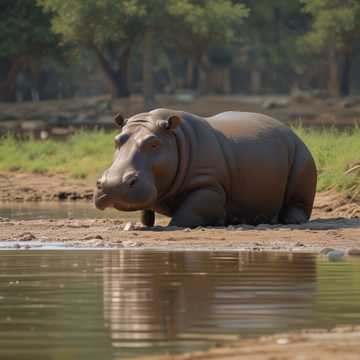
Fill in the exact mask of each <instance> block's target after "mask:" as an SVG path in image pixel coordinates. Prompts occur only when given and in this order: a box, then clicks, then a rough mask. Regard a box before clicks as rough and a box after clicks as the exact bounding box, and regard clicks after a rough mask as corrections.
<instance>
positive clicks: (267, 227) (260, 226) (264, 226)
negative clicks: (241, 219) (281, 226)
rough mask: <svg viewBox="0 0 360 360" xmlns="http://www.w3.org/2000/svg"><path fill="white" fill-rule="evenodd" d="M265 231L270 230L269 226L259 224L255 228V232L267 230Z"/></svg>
mask: <svg viewBox="0 0 360 360" xmlns="http://www.w3.org/2000/svg"><path fill="white" fill-rule="evenodd" d="M267 229H270V225H269V224H259V225H258V226H256V230H267Z"/></svg>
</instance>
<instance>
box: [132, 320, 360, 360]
mask: <svg viewBox="0 0 360 360" xmlns="http://www.w3.org/2000/svg"><path fill="white" fill-rule="evenodd" d="M359 358H360V327H350V326H349V327H337V328H335V329H332V330H331V331H327V330H311V331H303V332H299V333H286V334H277V335H272V336H264V337H260V338H258V339H251V340H240V341H238V342H235V343H233V344H231V345H227V346H220V347H218V348H213V349H211V350H209V351H204V352H194V353H190V354H184V355H177V356H176V355H164V356H155V357H146V358H142V359H141V360H210V359H212V360H235V359H236V360H238V359H245V360H290V359H291V360H325V359H331V360H332V359H334V360H358V359H359ZM139 360H140V359H139Z"/></svg>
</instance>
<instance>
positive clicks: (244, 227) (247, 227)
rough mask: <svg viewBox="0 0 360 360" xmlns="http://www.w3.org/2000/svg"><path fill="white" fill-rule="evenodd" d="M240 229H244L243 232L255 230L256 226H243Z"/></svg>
mask: <svg viewBox="0 0 360 360" xmlns="http://www.w3.org/2000/svg"><path fill="white" fill-rule="evenodd" d="M239 229H242V230H253V229H255V226H253V225H247V224H242V225H241V226H240V227H239Z"/></svg>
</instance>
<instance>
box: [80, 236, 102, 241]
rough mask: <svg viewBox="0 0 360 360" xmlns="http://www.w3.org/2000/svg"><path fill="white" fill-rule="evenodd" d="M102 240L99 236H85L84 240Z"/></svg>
mask: <svg viewBox="0 0 360 360" xmlns="http://www.w3.org/2000/svg"><path fill="white" fill-rule="evenodd" d="M95 239H96V240H103V239H104V238H103V237H102V236H101V235H95V236H94V235H89V236H85V237H84V240H95Z"/></svg>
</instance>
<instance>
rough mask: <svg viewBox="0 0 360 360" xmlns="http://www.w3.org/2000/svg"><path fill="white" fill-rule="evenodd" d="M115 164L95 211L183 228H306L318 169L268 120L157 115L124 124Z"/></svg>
mask: <svg viewBox="0 0 360 360" xmlns="http://www.w3.org/2000/svg"><path fill="white" fill-rule="evenodd" d="M115 121H116V122H117V124H118V125H119V126H120V127H121V128H122V130H121V133H120V134H119V135H117V136H116V137H115V148H116V151H115V157H114V161H113V163H112V165H111V167H110V168H109V169H107V170H106V171H105V172H104V174H103V175H102V177H101V178H100V179H99V180H98V182H97V190H96V193H95V205H96V207H97V208H99V209H105V208H106V207H114V208H116V209H118V210H125V211H132V210H143V212H142V222H143V224H144V225H147V226H152V225H153V224H154V220H155V216H154V212H157V213H160V214H164V215H167V216H169V217H171V221H170V225H175V226H182V227H196V226H214V225H229V224H243V223H246V224H259V223H272V224H273V223H283V224H293V223H295V224H297V223H303V222H306V221H307V220H308V219H309V217H310V215H311V211H312V207H313V202H314V196H315V188H316V168H315V164H314V161H313V158H312V156H311V154H310V152H309V151H308V149H307V148H306V146H305V145H304V143H303V142H302V141H301V140H300V139H299V138H298V137H297V136H296V135H295V133H294V132H293V131H292V130H291V129H289V128H288V127H287V126H285V125H283V124H282V123H280V122H279V121H277V120H275V119H272V118H270V117H268V116H265V115H261V114H255V113H245V112H235V111H234V112H224V113H221V114H218V115H215V116H213V117H209V118H202V117H200V116H196V115H193V114H190V113H186V112H181V111H175V110H168V109H157V110H153V111H151V112H148V113H142V114H138V115H135V116H133V117H131V118H129V119H127V120H124V119H123V118H122V117H121V116H120V115H118V116H117V117H116V118H115Z"/></svg>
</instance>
